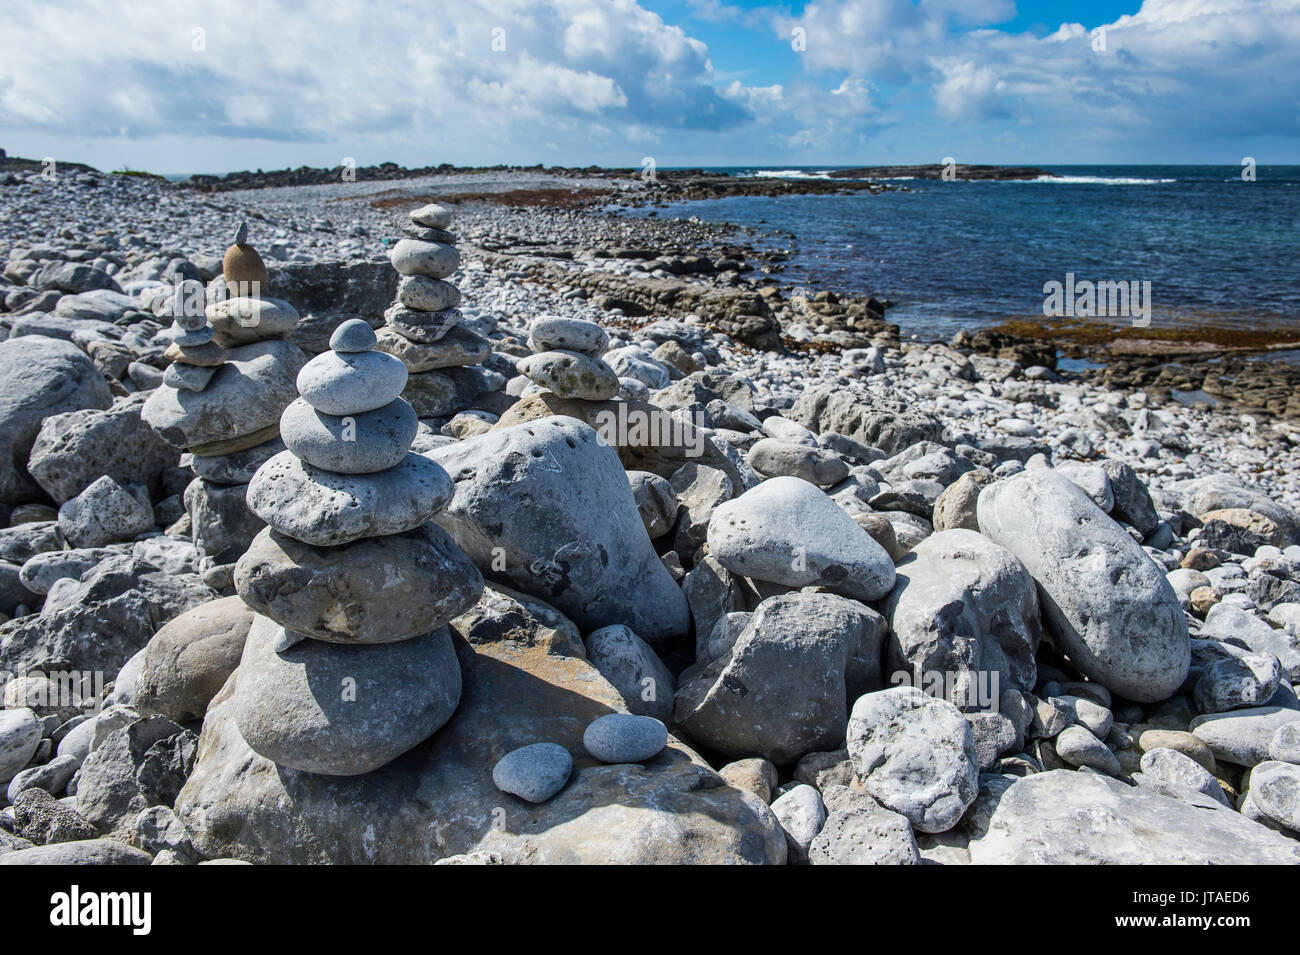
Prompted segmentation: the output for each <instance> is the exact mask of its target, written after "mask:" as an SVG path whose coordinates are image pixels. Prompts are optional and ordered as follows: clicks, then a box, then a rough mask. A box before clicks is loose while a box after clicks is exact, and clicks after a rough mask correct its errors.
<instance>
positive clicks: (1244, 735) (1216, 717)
mask: <svg viewBox="0 0 1300 955" xmlns="http://www.w3.org/2000/svg"><path fill="white" fill-rule="evenodd" d="M1297 720H1300V711H1297V710H1292V709H1287V708H1285V707H1281V706H1255V707H1249V708H1247V709H1242V710H1231V711H1229V712H1227V713H1207V714H1205V715H1203V716H1198V717H1196V718H1194V719H1193V720H1192V722H1191V725H1190V726H1189V727H1188V728H1189V729H1190V730H1191V731H1192V734H1193V735H1194V736H1196V738H1197V739H1199V740H1201V742H1203V743H1205V744H1206V745H1207V746H1209V747H1210V750H1211V752H1213V753H1214V758H1215V759H1216V760H1219V759H1221V760H1225V761H1227V762H1229V763H1236V764H1237V765H1238V766H1254V765H1256V764H1258V763H1262V762H1264V760H1266V759H1268V747H1269V743H1271V742H1272V740H1273V734H1274V733H1276V732H1277V731H1278V729H1279V728H1280V727H1281V726H1282V725H1283V724H1285V723H1292V722H1295V721H1297Z"/></svg>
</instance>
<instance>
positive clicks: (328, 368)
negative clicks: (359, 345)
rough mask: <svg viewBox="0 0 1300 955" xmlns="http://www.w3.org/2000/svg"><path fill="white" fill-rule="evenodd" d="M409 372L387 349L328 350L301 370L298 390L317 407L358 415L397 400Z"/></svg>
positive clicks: (343, 413) (340, 413)
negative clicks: (349, 351)
mask: <svg viewBox="0 0 1300 955" xmlns="http://www.w3.org/2000/svg"><path fill="white" fill-rule="evenodd" d="M406 375H407V372H406V366H405V365H403V364H402V363H401V362H400V361H398V360H397V359H396V358H394V357H393V356H392V355H386V354H384V353H383V352H378V351H368V352H351V353H348V352H336V351H327V352H322V353H321V354H319V355H317V356H316V357H315V358H313V359H312V360H311V361H309V362H307V364H306V365H304V366H303V368H302V371H300V372H298V379H297V385H298V393H299V394H301V395H302V397H303V398H304V399H305V400H306V401H307V403H308V404H310V405H311V406H312V407H313V408H315V409H316V410H317V411H323V412H325V413H326V414H333V415H357V414H361V413H362V412H365V411H374V410H375V409H376V408H382V407H383V406H384V405H386V404H389V403H390V402H392V401H393V400H395V399H396V398H397V397H398V396H399V395H400V394H401V393H402V389H403V388H405V387H406Z"/></svg>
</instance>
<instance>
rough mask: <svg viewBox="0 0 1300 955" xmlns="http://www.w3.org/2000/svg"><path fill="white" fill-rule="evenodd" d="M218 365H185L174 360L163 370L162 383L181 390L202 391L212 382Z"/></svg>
mask: <svg viewBox="0 0 1300 955" xmlns="http://www.w3.org/2000/svg"><path fill="white" fill-rule="evenodd" d="M218 367H220V366H218V365H186V364H183V363H181V362H179V361H174V362H172V363H171V364H170V365H168V366H167V369H166V371H164V372H163V384H164V385H166V386H167V387H168V388H178V389H180V390H181V391H202V390H203V389H204V388H206V387H208V385H209V384H211V383H212V377H213V376H214V375H215V374H216V373H217V368H218Z"/></svg>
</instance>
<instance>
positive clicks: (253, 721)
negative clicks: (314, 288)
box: [233, 319, 483, 776]
mask: <svg viewBox="0 0 1300 955" xmlns="http://www.w3.org/2000/svg"><path fill="white" fill-rule="evenodd" d="M375 345H376V338H375V333H374V332H373V331H372V330H371V328H370V326H369V325H367V324H366V323H365V322H364V321H361V320H360V319H353V320H351V321H348V322H344V323H343V324H342V325H340V326H339V327H338V329H337V330H336V331H335V332H334V335H333V337H331V339H330V349H331V350H330V351H327V352H325V353H323V354H321V355H318V356H317V357H316V358H314V359H312V360H311V361H310V362H308V363H307V365H306V366H305V367H303V369H302V371H301V372H300V373H299V375H298V390H299V391H300V392H301V394H302V397H301V398H298V399H297V400H295V401H294V402H293V403H292V404H290V405H289V406H288V407H287V408H286V409H285V411H284V414H283V416H282V417H281V420H280V433H281V436H282V437H283V439H284V443H285V445H286V446H287V450H285V451H282V452H281V453H279V454H277V455H275V456H274V457H273V458H271V459H270V460H269V461H267V462H266V463H265V464H264V465H262V467H261V468H259V469H258V471H257V474H256V475H254V477H253V480H252V482H251V483H250V484H249V487H248V506H249V507H250V508H251V509H252V510H253V512H254V513H256V514H257V516H258V517H260V518H261V519H262V520H264V521H265V522H266V523H267V524H268V525H269V526H268V527H267V528H266V529H265V530H263V531H262V532H261V533H259V534H258V535H257V537H256V538H255V539H254V540H253V543H252V546H251V547H250V548H249V550H248V552H247V553H246V554H244V556H243V557H242V558H240V560H239V563H238V564H237V565H236V567H235V574H234V579H235V588H236V590H237V591H238V593H239V596H240V597H241V598H242V599H243V600H244V602H245V603H247V604H248V605H249V606H250V607H251V608H252V609H253V610H254V611H256V614H257V616H256V617H255V618H254V622H253V626H252V629H251V631H250V633H249V636H248V641H247V643H246V644H245V649H244V655H243V658H242V661H241V663H240V666H239V671H238V673H237V675H236V677H235V680H236V686H235V690H234V697H233V712H234V715H235V720H236V723H237V725H238V727H239V730H240V733H241V734H242V735H243V737H244V740H245V741H246V742H247V743H248V745H249V746H250V747H252V749H253V750H255V751H256V752H257V753H259V754H261V755H262V756H264V757H266V758H267V759H270V760H272V761H273V762H275V763H277V764H279V765H280V766H286V767H289V768H291V769H295V770H300V771H303V772H309V773H320V774H325V775H331V776H355V775H359V774H361V773H367V772H370V771H372V770H374V769H378V768H379V767H380V766H383V765H385V764H386V763H389V762H391V761H392V760H393V759H396V758H397V757H398V756H400V755H401V754H402V753H404V752H406V751H407V750H409V749H411V748H412V747H413V746H416V745H417V744H419V743H421V742H423V741H424V740H426V739H428V738H429V737H430V736H432V735H433V734H434V732H436V731H437V730H438V728H439V727H441V726H442V725H443V724H444V723H446V722H447V720H448V719H450V717H451V715H452V713H453V712H454V711H455V709H456V706H457V704H458V702H459V701H460V690H461V676H460V665H459V663H458V662H457V659H456V652H455V650H454V649H453V646H452V641H451V635H450V633H449V632H448V630H447V627H446V624H447V622H448V621H449V620H451V619H452V618H453V617H456V616H458V615H459V614H461V613H463V612H464V611H465V610H467V609H468V608H469V607H471V606H473V605H474V604H475V603H476V602H477V601H478V599H479V597H480V595H481V594H482V591H483V578H482V576H481V575H480V574H479V571H478V570H477V568H475V566H474V564H473V563H472V562H471V561H470V559H469V558H468V557H467V556H466V555H465V554H464V553H463V552H462V551H461V550H460V549H459V548H458V547H457V546H456V545H455V544H454V543H453V542H452V540H451V538H450V537H448V536H447V534H446V533H445V532H443V531H442V530H441V529H439V528H438V527H437V526H436V525H434V524H431V523H429V521H430V519H431V518H432V517H433V516H434V515H435V514H436V513H438V512H439V511H440V510H442V508H443V507H444V506H446V504H447V503H448V502H449V501H450V500H451V497H452V494H453V491H454V487H453V484H452V482H451V478H450V477H448V475H447V472H446V471H444V470H443V469H442V468H441V467H440V466H439V465H438V464H436V463H435V462H434V461H432V460H430V459H429V458H426V457H423V456H421V455H418V454H412V453H410V450H409V449H410V446H411V442H412V440H414V438H415V434H416V430H417V428H418V426H419V422H418V419H417V417H416V413H415V409H413V408H412V407H411V405H410V404H409V403H408V402H406V401H405V400H403V399H402V398H401V393H402V389H403V387H404V386H405V385H406V381H407V371H406V367H405V366H404V365H403V364H402V363H401V362H400V361H398V360H397V359H396V358H394V357H392V356H391V355H388V354H385V353H383V352H380V351H376V350H374V349H375Z"/></svg>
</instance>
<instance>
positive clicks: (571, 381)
mask: <svg viewBox="0 0 1300 955" xmlns="http://www.w3.org/2000/svg"><path fill="white" fill-rule="evenodd" d="M528 347H529V348H531V349H532V350H533V354H531V355H529V356H527V357H526V358H523V359H521V360H520V361H519V362H518V364H517V365H516V370H517V371H518V372H519V374H520V375H522V376H524V377H525V378H527V379H528V380H529V381H531V382H532V383H533V385H535V386H536V387H537V389H540V390H545V391H549V392H551V393H553V394H554V395H555V396H556V397H557V398H565V399H575V400H578V401H608V400H609V399H610V398H613V397H614V396H615V395H617V394H618V393H619V388H620V387H621V386H620V382H619V380H618V375H617V374H616V373H615V371H614V369H613V368H611V367H610V366H609V364H608V363H607V362H606V361H605V360H604V359H603V358H601V357H600V356H601V355H602V354H604V352H605V350H606V349H607V348H608V347H609V335H608V334H607V333H606V332H605V329H603V328H601V327H600V326H599V325H597V324H596V323H595V322H588V321H584V320H583V319H580V318H559V317H554V316H543V317H540V318H536V319H534V320H533V322H532V324H531V325H529V328H528ZM527 393H528V389H525V390H524V395H525V396H526V394H527Z"/></svg>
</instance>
